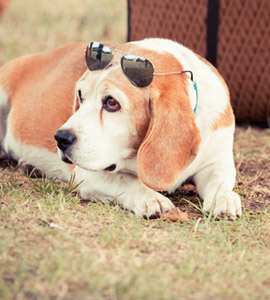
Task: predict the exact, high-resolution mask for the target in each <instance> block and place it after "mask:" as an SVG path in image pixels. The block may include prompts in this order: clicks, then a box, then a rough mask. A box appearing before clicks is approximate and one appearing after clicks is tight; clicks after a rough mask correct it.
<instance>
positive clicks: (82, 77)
mask: <svg viewBox="0 0 270 300" xmlns="http://www.w3.org/2000/svg"><path fill="white" fill-rule="evenodd" d="M74 93H75V97H74ZM234 129H235V122H234V115H233V111H232V108H231V104H230V96H229V91H228V88H227V86H226V84H225V82H224V80H223V79H222V77H221V75H220V74H219V73H218V71H217V70H216V69H215V68H214V67H213V66H212V65H211V64H210V63H208V62H207V61H206V60H205V59H203V58H201V57H200V56H198V55H196V54H195V53H194V52H193V51H191V50H189V49H188V48H186V47H184V46H183V45H181V44H179V43H176V42H173V41H170V40H167V39H157V38H153V39H145V40H142V41H136V42H130V43H124V44H113V43H105V45H104V44H101V43H98V42H92V43H90V44H89V45H88V46H87V44H85V43H76V44H70V45H67V46H63V47H61V48H59V49H57V50H54V51H50V52H45V53H40V54H35V55H28V56H23V57H21V58H18V59H15V60H13V61H11V62H8V63H6V64H5V65H4V66H2V67H1V68H0V143H1V153H2V156H4V155H9V156H10V157H12V158H14V159H15V160H18V161H19V163H21V164H29V165H32V166H34V167H35V168H37V169H39V170H41V171H42V172H43V173H44V174H46V175H47V176H48V177H52V178H58V179H62V180H69V178H70V176H71V174H74V176H75V182H76V183H80V184H79V187H78V189H79V192H80V195H81V197H82V198H88V199H89V198H95V199H105V200H109V199H116V201H117V202H118V203H119V205H120V206H121V207H123V208H125V209H128V210H130V211H132V212H133V213H135V215H138V216H147V217H151V216H157V215H159V214H161V213H163V212H166V211H169V210H171V209H173V208H174V204H173V203H172V202H171V200H170V199H169V198H167V197H165V196H164V195H163V194H161V193H159V192H160V191H168V193H173V192H174V191H175V190H176V189H177V188H178V187H179V186H180V185H181V184H183V183H184V182H185V181H187V180H189V179H192V180H193V182H194V183H195V185H196V188H197V191H198V194H199V196H200V197H201V198H202V199H203V201H204V202H203V210H204V211H206V212H212V213H213V214H214V215H219V214H228V215H231V216H233V217H235V216H240V215H241V200H240V197H239V195H238V194H237V193H235V192H234V191H233V187H234V184H235V177H236V170H235V166H234V160H233V136H234ZM55 140H56V141H55ZM57 146H58V147H57ZM158 191H159V192H158Z"/></svg>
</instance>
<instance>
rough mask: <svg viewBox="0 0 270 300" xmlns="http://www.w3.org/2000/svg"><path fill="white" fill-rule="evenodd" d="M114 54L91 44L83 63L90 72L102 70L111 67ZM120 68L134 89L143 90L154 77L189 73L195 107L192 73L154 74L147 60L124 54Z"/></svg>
mask: <svg viewBox="0 0 270 300" xmlns="http://www.w3.org/2000/svg"><path fill="white" fill-rule="evenodd" d="M113 57H114V52H113V50H112V49H111V48H109V47H107V46H105V45H103V44H101V43H99V42H91V43H90V44H88V46H87V48H86V50H85V62H86V65H87V68H88V69H89V70H90V71H97V70H103V69H106V68H108V67H110V66H111V61H112V60H113ZM121 68H122V70H123V73H124V74H125V76H126V77H127V79H128V80H129V81H130V82H131V83H132V84H133V85H134V86H136V87H139V88H144V87H147V86H149V85H150V83H151V82H152V81H153V78H154V76H161V75H171V74H182V73H189V74H190V79H191V81H192V82H193V86H194V89H195V91H196V107H195V109H194V112H196V109H197V102H198V91H197V85H196V82H194V81H193V73H192V71H188V70H185V71H178V72H169V73H155V72H154V66H153V64H152V63H151V61H150V60H148V59H147V58H144V57H141V56H137V55H131V54H126V55H124V56H122V57H121Z"/></svg>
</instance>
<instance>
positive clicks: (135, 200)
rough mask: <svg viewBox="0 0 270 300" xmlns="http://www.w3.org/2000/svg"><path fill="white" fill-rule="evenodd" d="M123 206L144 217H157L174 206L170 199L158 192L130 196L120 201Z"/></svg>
mask: <svg viewBox="0 0 270 300" xmlns="http://www.w3.org/2000/svg"><path fill="white" fill-rule="evenodd" d="M121 205H122V206H123V208H125V209H128V210H131V211H132V212H133V213H134V214H135V215H136V216H141V217H145V218H149V219H151V218H157V217H159V216H160V215H161V214H162V213H165V212H167V211H169V210H171V209H173V208H174V205H173V203H172V202H171V200H170V199H169V198H167V197H165V196H163V195H162V194H160V193H158V192H152V193H147V195H143V196H139V195H137V197H131V198H129V199H125V201H123V202H122V203H121Z"/></svg>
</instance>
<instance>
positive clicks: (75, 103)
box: [73, 70, 89, 113]
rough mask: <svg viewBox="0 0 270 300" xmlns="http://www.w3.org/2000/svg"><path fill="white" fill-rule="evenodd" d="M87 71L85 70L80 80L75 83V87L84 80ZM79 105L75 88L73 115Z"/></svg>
mask: <svg viewBox="0 0 270 300" xmlns="http://www.w3.org/2000/svg"><path fill="white" fill-rule="evenodd" d="M88 73H89V71H88V70H86V71H85V72H84V73H83V75H82V76H81V77H80V79H79V80H78V81H77V82H76V86H77V85H78V83H80V82H81V81H83V80H85V78H86V77H87V75H88ZM79 107H80V105H79V97H78V93H77V88H75V91H74V100H73V113H75V112H76V111H77V110H78V109H79Z"/></svg>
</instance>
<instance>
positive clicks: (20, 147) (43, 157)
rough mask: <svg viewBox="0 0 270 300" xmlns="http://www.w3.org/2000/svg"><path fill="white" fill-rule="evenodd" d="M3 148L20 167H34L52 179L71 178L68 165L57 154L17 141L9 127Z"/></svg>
mask: <svg viewBox="0 0 270 300" xmlns="http://www.w3.org/2000/svg"><path fill="white" fill-rule="evenodd" d="M3 146H4V149H5V151H6V152H7V153H10V155H11V156H12V158H13V159H15V160H18V163H19V165H32V166H34V167H35V168H37V169H38V170H40V171H42V172H43V173H46V175H47V176H49V177H50V178H59V179H61V180H69V178H70V171H69V169H68V167H67V164H65V163H64V162H63V161H61V160H60V159H59V156H58V155H57V154H56V153H52V152H50V151H48V150H47V149H44V148H40V147H35V146H29V145H25V144H23V143H21V142H19V141H16V140H15V139H14V137H13V135H12V133H11V131H10V127H9V126H7V132H6V136H5V138H4V142H3Z"/></svg>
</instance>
